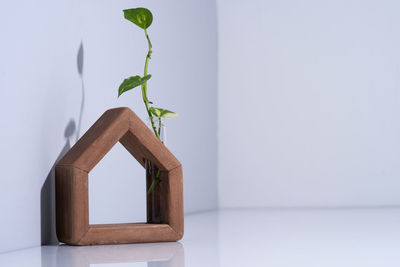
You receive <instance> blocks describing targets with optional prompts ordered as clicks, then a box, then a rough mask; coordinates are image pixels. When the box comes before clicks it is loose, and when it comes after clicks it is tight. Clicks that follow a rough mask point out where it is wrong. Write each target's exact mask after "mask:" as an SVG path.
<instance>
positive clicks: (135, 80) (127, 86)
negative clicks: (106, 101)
mask: <svg viewBox="0 0 400 267" xmlns="http://www.w3.org/2000/svg"><path fill="white" fill-rule="evenodd" d="M150 78H151V74H149V75H146V76H144V77H143V78H142V77H140V76H139V75H136V76H132V77H129V78H126V79H125V80H124V81H123V82H122V83H121V85H120V86H119V88H118V97H120V96H121V95H122V94H123V93H125V92H126V91H129V90H131V89H133V88H135V87H137V86H139V85H142V84H144V83H145V82H147V81H148V80H149V79H150Z"/></svg>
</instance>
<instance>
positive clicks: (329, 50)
mask: <svg viewBox="0 0 400 267" xmlns="http://www.w3.org/2000/svg"><path fill="white" fill-rule="evenodd" d="M140 5H143V6H146V7H147V8H149V9H151V10H152V12H153V14H154V17H155V19H154V23H153V25H152V26H151V28H150V30H149V34H150V37H151V38H152V42H153V45H154V53H153V57H152V61H151V63H150V73H151V74H153V78H152V80H151V81H150V82H149V94H150V96H149V97H150V99H151V100H153V101H154V102H155V103H157V104H158V105H159V106H161V107H165V108H170V109H171V110H174V111H176V112H178V113H180V117H179V118H176V119H170V120H169V121H168V122H167V135H168V136H167V139H168V140H167V143H168V147H169V148H170V149H171V151H172V152H173V153H175V154H176V156H177V157H178V159H180V160H181V162H182V164H183V167H184V194H185V211H186V213H191V212H197V211H203V210H209V209H215V208H217V206H218V205H219V207H220V208H235V207H317V206H318V207H352V206H362V207H366V206H389V205H399V204H400V197H399V196H400V194H399V189H398V188H400V182H399V177H400V164H399V163H400V162H399V161H400V160H399V159H400V153H399V151H400V142H399V136H400V127H399V119H398V117H399V116H398V114H399V112H400V105H399V104H400V103H399V102H400V101H399V100H400V94H399V87H400V64H399V63H400V60H399V59H400V52H399V51H400V35H399V26H398V25H399V23H400V18H399V16H398V11H399V10H400V9H399V8H400V4H399V3H398V2H397V1H394V0H393V1H390V0H380V1H378V0H373V1H356V0H346V1H344V0H335V1H328V0H326V1H317V0H305V1H294V0H283V1H269V0H268V1H262V0H249V1H246V2H243V1H238V0H229V1H228V0H217V3H216V2H215V1H213V0H206V1H204V0H203V1H194V0H190V1H178V0H173V1H161V0H157V1H156V0H152V1H146V2H144V1H123V0H118V1H112V2H110V1H104V0H103V1H89V0H87V1H78V0H72V1H58V2H57V3H55V2H54V1H49V0H40V1H35V2H32V1H21V0H19V1H12V2H10V1H8V2H2V3H1V4H0V34H1V42H0V60H1V61H0V62H1V63H0V99H1V100H0V101H1V102H0V114H1V115H0V116H1V117H0V119H1V122H2V124H1V125H2V127H1V129H2V130H1V131H0V138H1V140H2V141H1V142H0V148H1V151H2V153H1V154H0V155H1V156H0V162H1V168H2V175H1V183H0V211H1V214H2V215H1V216H0V252H1V251H6V250H12V249H17V248H23V247H28V246H34V245H39V244H40V243H41V241H42V240H43V236H41V227H43V226H44V228H45V229H46V231H49V229H47V228H48V227H50V228H51V225H52V224H51V222H48V223H49V224H48V225H47V224H43V220H48V218H49V216H48V215H49V214H47V213H46V212H50V213H51V206H50V207H48V205H47V204H48V203H49V202H51V201H50V200H51V198H52V197H53V195H52V192H51V190H50V191H49V189H50V188H51V187H52V185H51V183H50V182H51V179H52V178H53V177H54V175H53V174H52V167H53V165H54V164H55V162H56V160H57V158H58V157H59V156H60V155H61V154H62V152H65V151H66V150H67V149H68V148H69V147H70V146H71V145H73V143H74V142H75V140H76V136H77V135H78V136H80V135H82V133H84V132H85V131H86V130H87V129H88V128H89V127H90V126H91V125H92V124H93V123H94V121H95V120H96V119H97V118H98V117H99V116H100V115H101V114H102V113H103V112H104V111H105V110H106V109H108V108H112V107H118V106H129V107H131V108H132V109H133V110H134V111H135V112H137V113H138V114H139V116H141V117H142V118H145V113H144V107H143V104H142V102H141V97H140V92H139V90H136V91H132V92H129V93H127V94H126V95H123V96H122V97H121V98H120V99H118V100H117V99H116V90H117V87H118V86H119V84H120V82H121V81H122V80H123V79H124V78H125V77H127V76H130V75H135V74H140V73H141V72H142V69H143V63H144V56H145V54H146V43H145V40H144V37H143V33H142V32H141V31H140V30H139V29H138V28H137V27H136V26H135V25H133V24H131V23H129V22H127V21H125V20H124V19H123V17H122V11H121V10H122V9H124V8H130V7H136V6H140ZM217 17H218V23H217ZM217 43H218V45H217ZM81 44H82V47H83V53H82V55H83V57H82V58H83V73H82V75H79V73H78V68H77V57H78V51H79V48H80V45H81ZM217 66H218V67H217ZM217 81H218V86H217ZM82 88H84V93H85V94H84V95H85V98H84V99H85V101H84V105H83V107H84V108H83V110H82V111H83V112H82V120H80V119H79V117H80V112H81V104H82ZM217 119H218V120H217ZM80 121H81V128H80V132H79V133H77V128H78V125H79V122H80ZM217 134H218V140H217ZM66 136H69V137H68V138H66ZM131 163H132V164H131ZM217 166H218V168H217ZM127 174H128V175H127ZM217 175H218V176H217ZM217 177H218V179H217ZM45 181H48V182H47V183H45ZM49 181H50V182H49ZM217 184H218V186H217ZM143 188H144V179H143V171H142V170H141V169H140V168H139V167H138V166H137V164H136V163H135V162H134V161H133V160H132V159H131V158H130V157H129V156H128V154H127V153H126V151H124V149H122V148H121V146H118V145H117V146H116V147H114V148H113V150H112V151H111V152H110V153H109V154H108V155H107V156H106V157H105V158H104V160H103V161H102V163H101V165H98V166H97V167H96V168H95V169H94V171H93V172H92V173H91V176H90V192H89V193H90V220H91V223H102V222H128V221H142V220H144V206H145V196H144V194H145V192H144V190H143ZM217 189H218V197H217ZM106 196H107V197H106ZM43 210H45V211H46V212H45V213H44V214H43ZM50 215H51V214H50ZM50 230H54V229H50ZM42 233H43V231H42ZM52 238H54V236H44V239H45V240H50V241H51V240H52Z"/></svg>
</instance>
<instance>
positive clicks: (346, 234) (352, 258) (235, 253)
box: [0, 208, 400, 267]
mask: <svg viewBox="0 0 400 267" xmlns="http://www.w3.org/2000/svg"><path fill="white" fill-rule="evenodd" d="M185 223H186V225H185V230H186V233H185V237H184V239H183V240H181V241H180V242H175V243H154V244H132V245H108V246H88V247H72V246H66V245H60V246H43V247H34V248H29V249H23V250H18V251H12V252H7V253H3V254H0V266H1V267H3V266H4V267H5V266H7V267H13V266H18V267H25V266H27V267H28V266H29V267H39V266H40V267H53V266H56V267H61V266H62V267H64V266H65V267H67V266H68V267H75V266H82V267H83V266H101V267H111V266H113V267H128V266H169V267H182V266H186V267H196V266H204V267H214V266H221V267H232V266H241V267H245V266H271V267H272V266H273V267H280V266H285V267H286V266H296V267H301V266H304V267H306V266H307V267H312V266H318V267H321V266H324V267H331V266H332V267H333V266H335V267H337V266H340V267H346V266H349V267H350V266H351V267H356V266H360V267H361V266H363V267H368V266H380V267H381V266H385V267H389V266H396V267H398V266H400V209H396V208H381V209H327V210H324V209H283V210H282V209H259V210H256V209H254V210H223V211H218V212H217V211H213V212H205V213H199V214H194V215H188V216H186V217H185ZM2 242H3V240H2Z"/></svg>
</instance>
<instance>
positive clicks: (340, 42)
mask: <svg viewBox="0 0 400 267" xmlns="http://www.w3.org/2000/svg"><path fill="white" fill-rule="evenodd" d="M217 2H218V21H219V27H218V34H219V37H218V42H219V47H218V59H219V96H218V99H219V102H218V110H219V124H218V127H219V143H218V144H219V146H218V147H219V148H218V151H219V154H218V162H219V181H218V182H219V193H220V194H219V203H220V206H221V207H224V208H225V207H296V206H335V207H337V206H381V205H398V204H400V194H399V188H400V179H399V178H400V120H399V114H400V34H399V25H400V17H399V15H398V14H399V13H398V11H399V10H400V2H398V1H389V0H383V1H377V0H376V1H375V0H374V1H356V0H335V1H319V0H305V1H293V0H283V1H264V0H251V1H246V3H244V2H243V1H238V0H229V1H228V0H218V1H217Z"/></svg>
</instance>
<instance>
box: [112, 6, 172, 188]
mask: <svg viewBox="0 0 400 267" xmlns="http://www.w3.org/2000/svg"><path fill="white" fill-rule="evenodd" d="M123 11H124V17H125V19H127V20H129V21H131V22H133V23H134V24H136V25H137V26H139V27H140V28H141V29H143V30H144V35H145V38H146V40H147V44H148V52H147V55H146V60H145V63H144V73H143V76H140V75H135V76H131V77H129V78H126V79H125V80H124V81H123V82H122V83H121V85H120V86H119V88H118V97H120V96H121V95H122V94H123V93H125V92H127V91H129V90H132V89H133V88H135V87H138V86H141V89H142V98H143V102H144V105H145V107H146V111H147V114H148V116H149V119H150V123H151V128H152V129H153V131H154V134H155V135H156V136H157V138H158V139H160V140H161V138H160V130H161V126H162V124H161V118H163V117H176V116H178V114H176V113H175V112H172V111H170V110H167V109H163V108H158V107H154V106H152V105H153V102H151V101H150V100H149V98H148V96H147V81H148V80H150V78H151V74H148V72H147V70H148V66H149V61H150V59H151V54H152V52H153V50H152V49H153V46H152V44H151V41H150V37H149V35H148V33H147V29H148V28H149V27H150V25H151V23H152V22H153V14H152V13H151V12H150V10H148V9H146V8H141V7H139V8H132V9H125V10H123ZM155 119H157V120H158V122H159V123H158V124H157V126H158V128H157V126H156V123H155V122H154V120H155ZM160 175H161V171H160V170H158V172H157V174H156V179H154V180H153V182H152V184H151V186H150V188H149V190H148V191H147V194H148V195H149V194H151V192H152V191H153V189H154V187H155V186H156V185H157V183H158V182H159V178H160Z"/></svg>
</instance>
